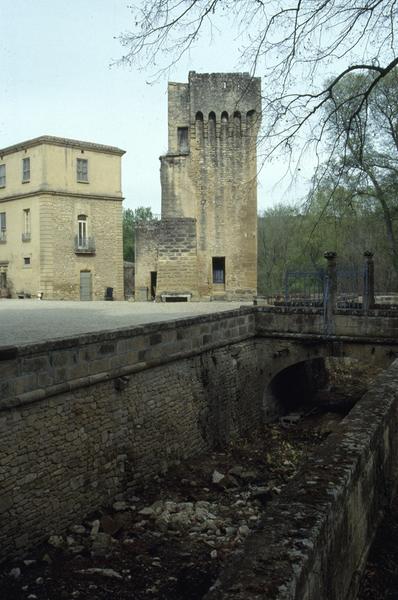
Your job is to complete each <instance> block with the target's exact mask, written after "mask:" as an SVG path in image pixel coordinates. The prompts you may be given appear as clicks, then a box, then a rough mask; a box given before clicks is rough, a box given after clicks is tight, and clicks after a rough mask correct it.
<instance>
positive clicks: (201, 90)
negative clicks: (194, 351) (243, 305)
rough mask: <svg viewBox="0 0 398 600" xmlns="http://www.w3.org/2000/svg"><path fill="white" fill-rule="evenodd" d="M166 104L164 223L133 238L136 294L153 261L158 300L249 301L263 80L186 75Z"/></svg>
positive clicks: (236, 75) (253, 288)
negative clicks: (257, 146) (166, 140)
mask: <svg viewBox="0 0 398 600" xmlns="http://www.w3.org/2000/svg"><path fill="white" fill-rule="evenodd" d="M168 97H169V106H168V138H169V146H168V152H167V154H166V155H164V156H162V157H161V158H160V160H161V186H162V219H161V221H159V222H158V223H157V224H155V225H154V224H152V228H151V231H150V232H149V231H148V229H147V230H146V231H144V230H142V231H139V232H138V235H137V240H138V241H137V252H136V261H137V277H138V280H137V288H141V296H142V295H144V296H145V291H144V288H145V287H148V265H149V263H148V260H149V254H152V259H151V260H149V262H151V263H152V262H153V260H156V265H155V264H153V265H152V264H151V266H150V267H151V268H150V270H152V269H153V270H154V271H155V272H156V296H162V297H163V299H172V298H173V296H175V297H176V298H177V297H178V296H180V297H183V296H187V298H192V299H217V298H223V299H231V300H232V299H251V298H252V297H253V295H255V294H256V287H257V160H256V144H257V134H258V129H259V125H260V119H261V89H260V79H259V78H253V77H251V76H250V75H249V74H248V73H212V74H207V73H206V74H199V73H195V72H191V73H190V74H189V81H188V83H169V88H168ZM148 233H150V237H148ZM155 247H156V251H155V252H154V248H155ZM144 263H146V273H147V275H146V276H145V273H144V271H143V269H142V268H141V265H144ZM144 270H145V267H144ZM152 273H153V271H152ZM145 277H146V279H145ZM153 281H154V276H153V275H152V284H153ZM149 285H150V284H149ZM152 288H153V285H152ZM153 291H154V290H153V289H152V293H153ZM137 292H138V296H137V299H140V298H139V295H140V293H139V290H138V289H137Z"/></svg>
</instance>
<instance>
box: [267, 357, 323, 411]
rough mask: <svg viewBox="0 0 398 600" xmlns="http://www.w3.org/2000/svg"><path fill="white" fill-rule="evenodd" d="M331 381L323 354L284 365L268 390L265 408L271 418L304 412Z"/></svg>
mask: <svg viewBox="0 0 398 600" xmlns="http://www.w3.org/2000/svg"><path fill="white" fill-rule="evenodd" d="M327 384H328V374H327V370H326V367H325V360H324V359H323V358H316V359H313V360H307V361H302V362H299V363H295V364H294V365H291V366H290V367H287V368H286V369H283V370H282V371H280V372H279V373H277V374H276V375H275V377H274V378H273V379H272V380H271V382H270V384H269V386H268V389H267V390H266V393H265V398H264V400H265V402H264V410H265V413H266V417H268V418H271V419H272V417H277V416H280V415H284V414H287V413H292V412H305V411H306V410H308V409H310V407H311V406H312V405H313V401H314V398H315V396H316V394H317V392H318V390H320V389H322V388H324V387H326V386H327Z"/></svg>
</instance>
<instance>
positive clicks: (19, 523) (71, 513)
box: [0, 311, 261, 559]
mask: <svg viewBox="0 0 398 600" xmlns="http://www.w3.org/2000/svg"><path fill="white" fill-rule="evenodd" d="M169 325H170V324H168V323H165V324H163V325H161V326H160V327H159V325H157V326H156V328H155V327H153V326H145V327H143V328H141V331H140V328H137V330H136V331H129V332H124V335H123V334H122V335H120V333H121V332H117V334H116V333H114V335H110V334H109V335H106V334H98V335H96V336H91V337H90V336H87V337H84V338H82V339H80V340H69V342H68V343H66V342H64V343H61V342H60V343H59V344H58V345H57V344H54V345H51V344H50V345H38V346H36V347H30V348H29V349H28V348H25V349H20V351H18V350H17V349H13V348H9V349H8V350H3V352H2V354H1V356H0V358H1V359H2V360H1V362H0V369H1V375H2V381H6V380H7V378H8V379H9V383H10V386H9V387H8V388H7V385H5V386H4V385H3V388H2V394H1V398H2V402H1V408H0V432H1V433H0V513H1V515H2V519H1V520H0V538H1V540H2V544H1V548H0V559H1V558H5V557H6V556H8V557H11V556H14V555H17V554H20V553H22V552H23V551H24V550H26V549H27V548H29V547H30V546H32V545H33V544H35V543H37V542H39V541H41V540H43V539H45V538H47V537H48V536H49V535H50V534H51V533H52V532H55V531H59V530H60V529H62V528H63V527H67V526H68V525H70V523H71V522H75V521H76V520H79V519H80V518H83V516H84V515H85V514H87V513H89V512H90V511H91V510H94V509H96V508H97V507H98V506H99V505H101V504H104V503H106V502H107V501H110V500H111V499H112V497H113V496H114V495H115V494H116V493H117V492H118V491H120V490H121V489H122V487H124V486H126V485H134V484H135V483H137V482H138V481H142V480H143V479H144V478H146V477H149V476H151V475H153V474H154V473H156V472H159V471H165V470H167V468H168V466H170V465H171V464H173V462H175V461H176V460H180V459H183V458H188V457H189V456H191V455H193V454H197V453H199V452H201V451H204V450H206V449H208V448H210V447H211V446H212V445H213V444H214V443H215V442H216V441H219V440H224V441H227V440H228V439H230V437H231V436H232V435H234V434H236V433H242V432H244V431H245V430H246V429H248V428H251V427H253V426H254V424H255V423H256V422H257V421H258V419H259V414H260V406H261V390H260V389H259V388H258V387H256V385H251V386H250V387H249V385H248V383H249V381H252V382H255V381H258V380H259V377H258V366H257V362H256V360H255V351H254V343H253V340H252V339H251V338H252V336H253V331H254V328H253V325H254V319H253V315H251V314H250V313H249V312H248V311H247V312H245V311H241V312H240V313H238V314H236V313H235V314H232V313H230V314H226V315H225V319H221V320H220V319H214V318H211V317H210V318H207V317H206V318H202V317H201V318H198V319H187V320H185V321H184V322H182V323H181V322H178V323H177V324H176V323H174V324H173V326H169ZM176 325H177V326H176ZM230 343H233V344H234V352H233V353H231V352H230V346H229V344H230ZM177 357H178V358H179V360H175V359H176V358H177ZM150 367H151V368H150ZM127 373H128V376H127V375H126V374H127ZM118 374H120V375H121V374H124V378H120V379H118V378H116V380H115V376H116V375H118ZM126 377H127V378H126ZM38 386H40V387H38ZM11 391H12V393H10V392H11Z"/></svg>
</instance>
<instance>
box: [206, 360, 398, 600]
mask: <svg viewBox="0 0 398 600" xmlns="http://www.w3.org/2000/svg"><path fill="white" fill-rule="evenodd" d="M397 482H398V361H395V362H394V363H393V364H392V365H391V366H390V368H389V369H388V370H387V371H385V372H384V373H383V374H382V375H380V376H379V377H378V378H377V379H376V380H375V382H374V384H373V385H372V387H371V389H370V390H369V391H368V392H367V393H366V394H365V396H364V397H363V398H362V399H361V400H360V402H358V403H357V405H356V406H355V407H354V409H353V410H352V411H351V412H350V414H349V415H348V416H347V417H346V418H345V419H344V421H343V422H342V424H341V427H340V431H338V432H336V433H333V434H331V435H330V436H329V437H328V438H327V440H326V442H325V443H324V444H323V445H322V446H321V447H320V449H319V453H318V455H316V456H314V457H313V458H311V459H310V460H309V461H307V462H306V464H305V465H303V467H302V469H301V471H300V472H299V473H298V474H297V475H296V476H295V477H294V478H293V479H292V480H291V481H290V482H289V484H288V485H287V487H286V488H285V489H284V490H283V492H282V494H281V496H280V497H279V498H278V500H277V501H274V502H273V503H272V504H270V505H269V506H268V508H267V513H266V516H265V518H264V520H263V522H262V524H261V527H260V529H259V530H258V531H257V532H256V533H254V534H253V535H252V536H250V538H248V540H247V543H246V545H245V547H244V549H243V550H242V552H241V553H240V554H239V555H236V556H235V557H234V558H233V560H231V562H230V564H229V565H228V566H227V567H226V569H225V570H224V571H223V572H222V573H221V576H220V578H219V580H218V581H217V582H216V585H215V586H214V587H213V589H212V590H211V591H209V593H208V594H207V595H206V596H205V599H206V600H219V599H221V598H222V599H223V600H228V599H231V600H232V599H233V600H257V599H260V598H267V599H269V600H320V599H325V600H326V599H327V600H347V599H354V598H355V597H356V591H357V587H358V579H359V576H360V572H361V568H362V566H363V563H364V560H365V558H366V555H367V552H368V549H369V547H370V544H371V542H372V539H373V536H374V534H375V531H376V528H377V525H378V523H379V521H380V518H381V515H382V513H383V511H384V510H385V509H386V507H387V506H388V504H389V503H390V502H391V500H392V498H393V495H394V493H395V490H396V486H397Z"/></svg>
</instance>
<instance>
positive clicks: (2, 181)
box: [0, 165, 6, 188]
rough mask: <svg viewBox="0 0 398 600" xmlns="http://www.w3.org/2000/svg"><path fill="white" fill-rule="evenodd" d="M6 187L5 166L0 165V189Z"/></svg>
mask: <svg viewBox="0 0 398 600" xmlns="http://www.w3.org/2000/svg"><path fill="white" fill-rule="evenodd" d="M2 187H6V166H5V165H0V188H2Z"/></svg>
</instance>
